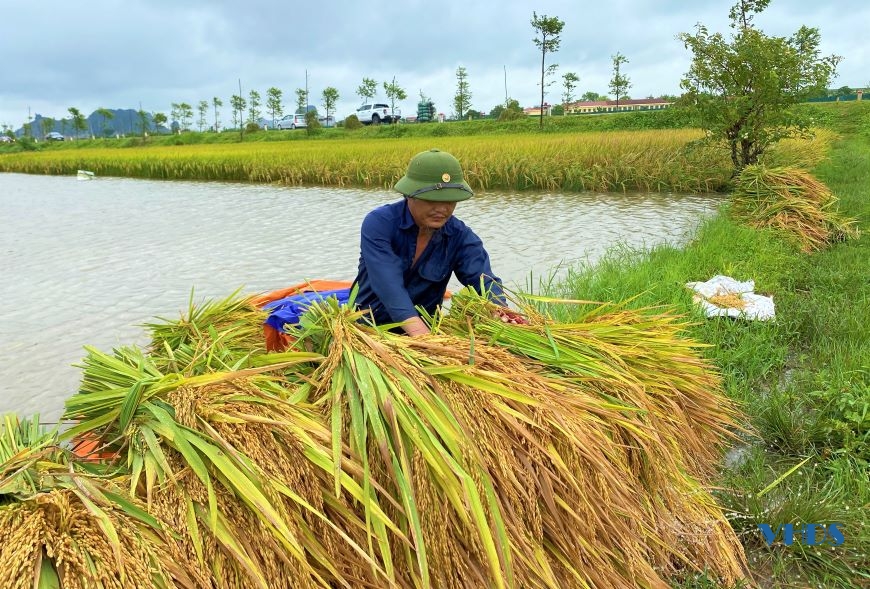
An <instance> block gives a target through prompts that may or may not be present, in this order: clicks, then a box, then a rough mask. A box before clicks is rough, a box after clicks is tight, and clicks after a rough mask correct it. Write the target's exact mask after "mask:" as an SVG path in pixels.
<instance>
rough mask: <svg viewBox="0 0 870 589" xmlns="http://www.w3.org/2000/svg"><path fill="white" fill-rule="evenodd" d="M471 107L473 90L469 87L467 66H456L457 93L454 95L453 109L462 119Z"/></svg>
mask: <svg viewBox="0 0 870 589" xmlns="http://www.w3.org/2000/svg"><path fill="white" fill-rule="evenodd" d="M470 107H471V91H470V90H469V89H468V73H467V72H466V71H465V68H464V67H462V66H459V67H458V68H456V95H455V96H454V97H453V111H454V112H455V113H456V118H457V119H462V118H463V115H465V112H466V111H467V110H468V109H469V108H470Z"/></svg>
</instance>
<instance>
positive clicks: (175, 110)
mask: <svg viewBox="0 0 870 589" xmlns="http://www.w3.org/2000/svg"><path fill="white" fill-rule="evenodd" d="M169 118H171V119H172V121H173V122H178V121H179V119H181V105H180V104H179V103H177V102H173V103H172V107H171V109H170V110H169ZM178 126H179V127H180V126H181V123H180V122H179V123H178Z"/></svg>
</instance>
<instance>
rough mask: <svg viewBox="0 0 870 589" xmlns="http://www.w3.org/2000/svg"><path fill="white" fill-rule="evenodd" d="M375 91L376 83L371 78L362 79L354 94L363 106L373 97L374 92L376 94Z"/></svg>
mask: <svg viewBox="0 0 870 589" xmlns="http://www.w3.org/2000/svg"><path fill="white" fill-rule="evenodd" d="M377 90H378V83H377V82H375V81H374V80H372V79H371V78H363V81H362V84H361V85H360V86H359V87H358V88H357V89H356V93H357V95H358V96H359V97H360V98H362V99H363V101H364V102H363V104H368V103H369V100H371V99H372V98H374V97H375V92H377Z"/></svg>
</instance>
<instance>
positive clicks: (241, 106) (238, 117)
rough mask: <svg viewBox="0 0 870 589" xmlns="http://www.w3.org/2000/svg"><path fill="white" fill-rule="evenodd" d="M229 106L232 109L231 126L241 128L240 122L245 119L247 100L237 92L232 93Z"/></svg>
mask: <svg viewBox="0 0 870 589" xmlns="http://www.w3.org/2000/svg"><path fill="white" fill-rule="evenodd" d="M230 106H231V107H232V109H233V126H235V127H238V128H239V129H241V128H242V127H243V125H242V123H243V122H244V120H245V107H247V106H248V101H247V100H245V99H244V98H242V97H241V96H240V95H238V94H233V95H232V96H231V97H230Z"/></svg>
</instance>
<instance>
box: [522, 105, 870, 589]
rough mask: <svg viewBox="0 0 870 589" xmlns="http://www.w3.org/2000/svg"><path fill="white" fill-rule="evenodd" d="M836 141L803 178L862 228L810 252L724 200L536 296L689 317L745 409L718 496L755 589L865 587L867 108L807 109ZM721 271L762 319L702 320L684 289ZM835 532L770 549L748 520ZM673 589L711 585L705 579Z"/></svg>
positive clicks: (869, 374) (869, 283)
mask: <svg viewBox="0 0 870 589" xmlns="http://www.w3.org/2000/svg"><path fill="white" fill-rule="evenodd" d="M812 108H813V109H816V110H818V112H819V113H820V116H819V120H820V122H821V123H823V124H824V125H825V126H828V127H830V128H833V129H834V130H836V131H838V132H839V133H841V135H842V139H841V140H840V141H838V142H837V143H836V144H835V146H834V149H833V151H832V152H831V156H830V158H829V159H828V160H827V161H825V162H823V163H822V164H820V165H818V166H817V167H816V168H815V169H814V170H813V173H814V174H815V175H817V177H819V178H820V179H821V180H822V181H823V182H825V183H826V184H827V185H828V186H829V187H830V188H831V189H832V190H833V192H834V194H835V195H836V196H837V197H838V198H839V199H840V203H839V206H840V211H841V212H842V213H844V214H846V215H849V216H852V217H855V218H857V219H858V221H859V227H860V229H861V230H862V235H861V236H860V237H859V238H858V239H854V240H850V241H848V242H846V243H840V244H835V245H833V246H831V247H829V248H827V249H825V250H822V251H820V252H817V253H815V254H812V255H808V254H803V253H801V252H800V251H799V250H798V249H797V248H796V246H795V245H793V244H790V243H787V242H785V241H782V240H781V239H780V238H779V237H777V236H776V235H775V234H773V233H771V232H768V231H755V230H752V229H749V228H747V227H744V226H741V225H739V224H737V223H736V222H735V221H733V220H732V219H731V218H730V217H729V215H728V214H727V205H725V206H724V207H723V209H722V210H721V211H720V214H719V215H718V216H716V217H715V218H714V219H711V220H709V221H707V222H706V223H704V224H703V225H702V226H701V227H700V228H699V229H698V231H697V233H696V235H695V236H694V239H692V240H691V241H690V242H689V243H688V244H687V245H686V246H685V247H683V248H676V247H672V246H659V247H656V248H653V249H652V250H649V251H643V252H641V251H633V250H630V249H628V248H617V249H614V250H612V251H611V252H609V254H608V255H606V256H605V257H604V259H603V260H601V261H600V262H599V263H597V264H595V265H594V266H591V267H589V266H586V267H578V268H575V269H573V270H571V271H570V272H569V273H568V276H567V278H566V279H565V280H564V281H563V282H562V283H560V284H557V285H553V284H550V285H539V287H538V288H539V289H540V290H542V291H545V292H547V293H548V294H555V295H558V296H565V297H571V298H579V299H592V300H625V299H629V298H632V297H634V298H633V300H632V301H631V303H630V304H631V305H633V306H637V307H641V306H649V305H668V306H671V307H673V308H675V309H676V310H678V311H679V312H682V313H683V314H685V315H686V316H687V317H690V318H691V319H693V320H694V325H692V326H691V327H690V329H689V335H691V336H692V337H695V338H697V339H700V340H701V341H703V342H705V343H707V344H710V347H708V348H706V353H707V354H708V356H709V357H710V358H711V359H713V360H714V361H715V363H716V365H717V366H718V367H719V369H720V370H721V372H722V374H723V377H724V386H725V389H726V392H727V394H728V395H729V396H731V397H732V398H733V399H735V400H737V401H738V402H739V403H740V404H741V405H742V407H743V409H744V411H745V414H746V416H747V423H746V424H745V426H746V427H747V428H748V429H749V430H750V431H751V432H752V433H751V435H747V436H746V437H745V444H746V448H747V449H745V450H744V456H743V459H742V461H739V460H738V461H737V462H736V464H734V465H732V466H731V468H725V469H724V470H723V472H722V477H721V481H720V482H719V484H720V486H721V490H720V492H719V498H720V500H721V501H722V503H723V505H725V506H726V507H727V508H728V509H729V510H730V511H731V517H730V520H731V522H732V525H733V526H734V527H735V530H737V531H738V532H739V533H740V534H741V537H742V538H743V541H744V547H745V549H746V552H747V556H748V558H749V560H750V563H751V566H752V570H753V574H754V575H755V576H756V577H757V578H756V580H757V581H758V582H759V584H760V586H763V587H804V586H810V587H825V588H828V587H843V588H846V587H866V586H870V577H868V576H867V573H866V571H868V570H870V556H868V555H870V528H868V524H867V522H866V520H867V513H868V510H870V483H868V480H870V271H868V267H870V266H868V263H867V260H868V259H870V238H868V235H867V232H868V231H870V104H863V105H836V106H830V105H825V106H813V107H812ZM715 274H725V275H729V276H732V277H734V278H736V279H738V280H748V279H754V280H755V285H756V292H759V293H762V294H768V295H772V296H773V297H774V301H775V304H776V313H777V318H776V320H775V321H772V322H769V323H757V322H756V323H750V322H744V321H736V320H730V319H713V320H708V319H704V318H703V317H702V316H701V315H700V314H699V312H698V311H697V310H696V309H695V308H694V306H693V304H692V302H691V296H690V294H689V291H688V290H687V289H686V288H685V287H684V284H685V283H686V282H689V281H703V280H707V279H709V278H710V277H712V276H713V275H715ZM806 458H809V460H808V461H807V463H806V464H805V465H804V466H803V467H802V468H801V469H800V470H798V471H797V472H795V473H793V474H792V475H791V476H789V477H788V478H786V479H784V480H782V481H781V482H779V484H777V485H776V486H775V488H774V489H773V490H772V491H771V492H770V493H768V494H766V495H764V496H763V497H758V493H759V491H760V490H762V489H764V488H765V487H766V486H768V485H770V484H771V483H773V482H775V481H776V480H777V479H778V478H779V477H781V476H782V475H783V474H784V473H786V472H787V471H788V470H789V469H790V468H791V467H792V466H794V465H796V464H798V463H800V462H801V461H803V460H804V459H806ZM831 522H840V523H842V524H843V526H844V535H845V538H846V541H845V543H844V544H843V545H842V546H839V547H822V548H819V549H815V548H809V547H806V546H803V545H800V544H799V543H795V544H794V545H792V546H784V545H782V543H781V542H778V543H775V544H774V545H773V546H772V547H768V546H767V545H766V543H764V541H763V537H762V535H761V533H760V531H759V530H758V527H757V524H759V523H768V524H771V525H774V527H775V525H778V524H780V523H782V524H784V523H792V524H798V525H799V524H803V523H831ZM675 583H676V584H675V585H674V586H675V587H686V588H688V587H698V588H702V587H714V586H716V585H715V584H711V583H712V581H710V580H709V579H707V578H706V577H704V576H703V575H701V576H697V577H693V578H690V579H687V580H679V581H675Z"/></svg>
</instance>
